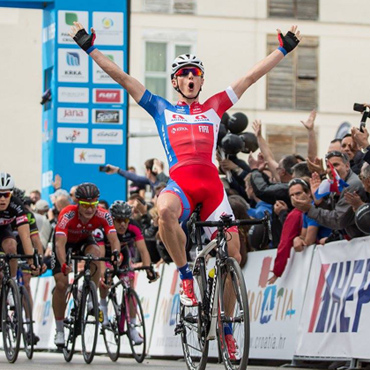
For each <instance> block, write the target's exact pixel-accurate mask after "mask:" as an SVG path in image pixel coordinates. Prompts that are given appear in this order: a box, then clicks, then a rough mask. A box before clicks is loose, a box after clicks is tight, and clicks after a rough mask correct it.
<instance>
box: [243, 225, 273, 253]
mask: <svg viewBox="0 0 370 370" xmlns="http://www.w3.org/2000/svg"><path fill="white" fill-rule="evenodd" d="M248 243H249V245H250V246H251V247H252V248H253V249H255V250H261V249H266V247H267V246H268V244H269V235H268V231H267V228H266V227H265V225H263V224H262V225H253V226H252V227H251V228H250V229H249V231H248Z"/></svg>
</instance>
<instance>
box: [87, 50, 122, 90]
mask: <svg viewBox="0 0 370 370" xmlns="http://www.w3.org/2000/svg"><path fill="white" fill-rule="evenodd" d="M104 55H105V56H106V57H107V58H109V59H110V60H111V61H112V62H114V63H116V64H117V65H118V67H120V68H121V69H123V51H119V50H104ZM93 82H94V83H96V84H116V82H115V81H114V80H113V79H112V78H111V77H110V76H109V75H108V74H107V73H105V72H104V71H103V70H102V69H101V68H100V67H99V66H98V65H97V64H96V63H93Z"/></svg>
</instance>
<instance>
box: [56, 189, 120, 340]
mask: <svg viewBox="0 0 370 370" xmlns="http://www.w3.org/2000/svg"><path fill="white" fill-rule="evenodd" d="M99 196H100V192H99V189H98V187H97V186H96V185H95V184H92V183H88V182H86V183H83V184H81V185H79V186H78V187H77V189H76V193H75V197H76V199H77V200H78V204H75V205H70V206H67V207H65V208H64V209H63V210H62V211H61V212H60V214H59V217H58V222H57V225H56V227H55V240H54V245H53V248H54V251H53V253H54V258H55V255H56V258H55V266H54V269H53V275H54V279H55V290H54V293H53V310H54V316H55V321H56V335H55V339H54V343H55V344H56V346H58V347H63V346H64V345H65V338H64V323H63V320H64V315H65V309H66V302H65V294H66V291H67V287H68V274H69V272H71V266H69V265H67V263H66V252H67V250H68V249H70V248H71V249H72V251H73V252H74V253H76V254H79V255H87V254H91V255H93V256H94V257H101V255H102V253H101V248H100V247H99V246H98V245H97V242H96V241H95V239H94V237H93V236H92V232H93V231H94V230H95V229H97V228H100V227H102V228H103V229H104V232H105V234H106V235H107V239H108V240H109V243H110V246H111V248H112V251H113V252H114V254H115V256H118V254H119V250H120V243H119V240H118V238H117V232H116V229H115V227H114V224H113V220H112V217H111V215H110V213H109V212H108V211H107V210H105V209H103V208H100V207H98V203H99ZM91 265H92V274H91V275H92V280H93V281H94V283H95V285H96V286H98V283H99V278H100V262H93V263H92V264H91Z"/></svg>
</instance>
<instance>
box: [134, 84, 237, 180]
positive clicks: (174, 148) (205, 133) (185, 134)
mask: <svg viewBox="0 0 370 370" xmlns="http://www.w3.org/2000/svg"><path fill="white" fill-rule="evenodd" d="M237 101H238V97H237V96H236V95H235V92H234V90H233V89H232V88H231V87H228V88H227V89H226V90H225V91H223V92H220V93H218V94H216V95H213V96H212V97H211V98H209V99H208V100H207V101H206V102H205V103H204V104H200V103H199V102H194V103H192V104H191V105H187V104H186V103H185V102H182V101H179V102H178V103H177V104H176V105H173V104H171V103H170V102H168V101H167V100H166V99H163V98H161V97H160V96H157V95H153V94H152V93H151V92H150V91H148V90H146V91H145V93H144V95H143V97H142V98H141V100H140V102H139V105H140V106H141V107H143V108H144V109H145V110H146V111H147V112H148V113H149V114H150V115H151V116H152V117H153V118H154V120H155V123H156V125H157V129H158V133H159V136H160V138H161V141H162V144H163V147H164V149H165V152H166V156H167V160H168V166H169V169H170V175H171V172H172V171H173V170H175V169H176V168H178V167H180V166H185V165H191V164H202V165H209V166H212V167H213V166H215V162H214V161H215V150H216V144H217V135H218V131H219V127H220V121H221V117H222V115H223V114H224V113H225V112H226V111H227V110H228V109H229V108H230V107H232V106H233V105H234V104H235V103H236V102H237Z"/></svg>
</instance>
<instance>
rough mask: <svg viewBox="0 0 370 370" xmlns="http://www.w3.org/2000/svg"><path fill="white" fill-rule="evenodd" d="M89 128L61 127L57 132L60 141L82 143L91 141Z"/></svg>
mask: <svg viewBox="0 0 370 370" xmlns="http://www.w3.org/2000/svg"><path fill="white" fill-rule="evenodd" d="M88 137H89V130H88V129H87V128H69V127H67V128H66V127H59V128H58V134H57V142H58V143H71V144H76V143H82V144H86V143H87V142H88V141H89V138H88Z"/></svg>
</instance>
